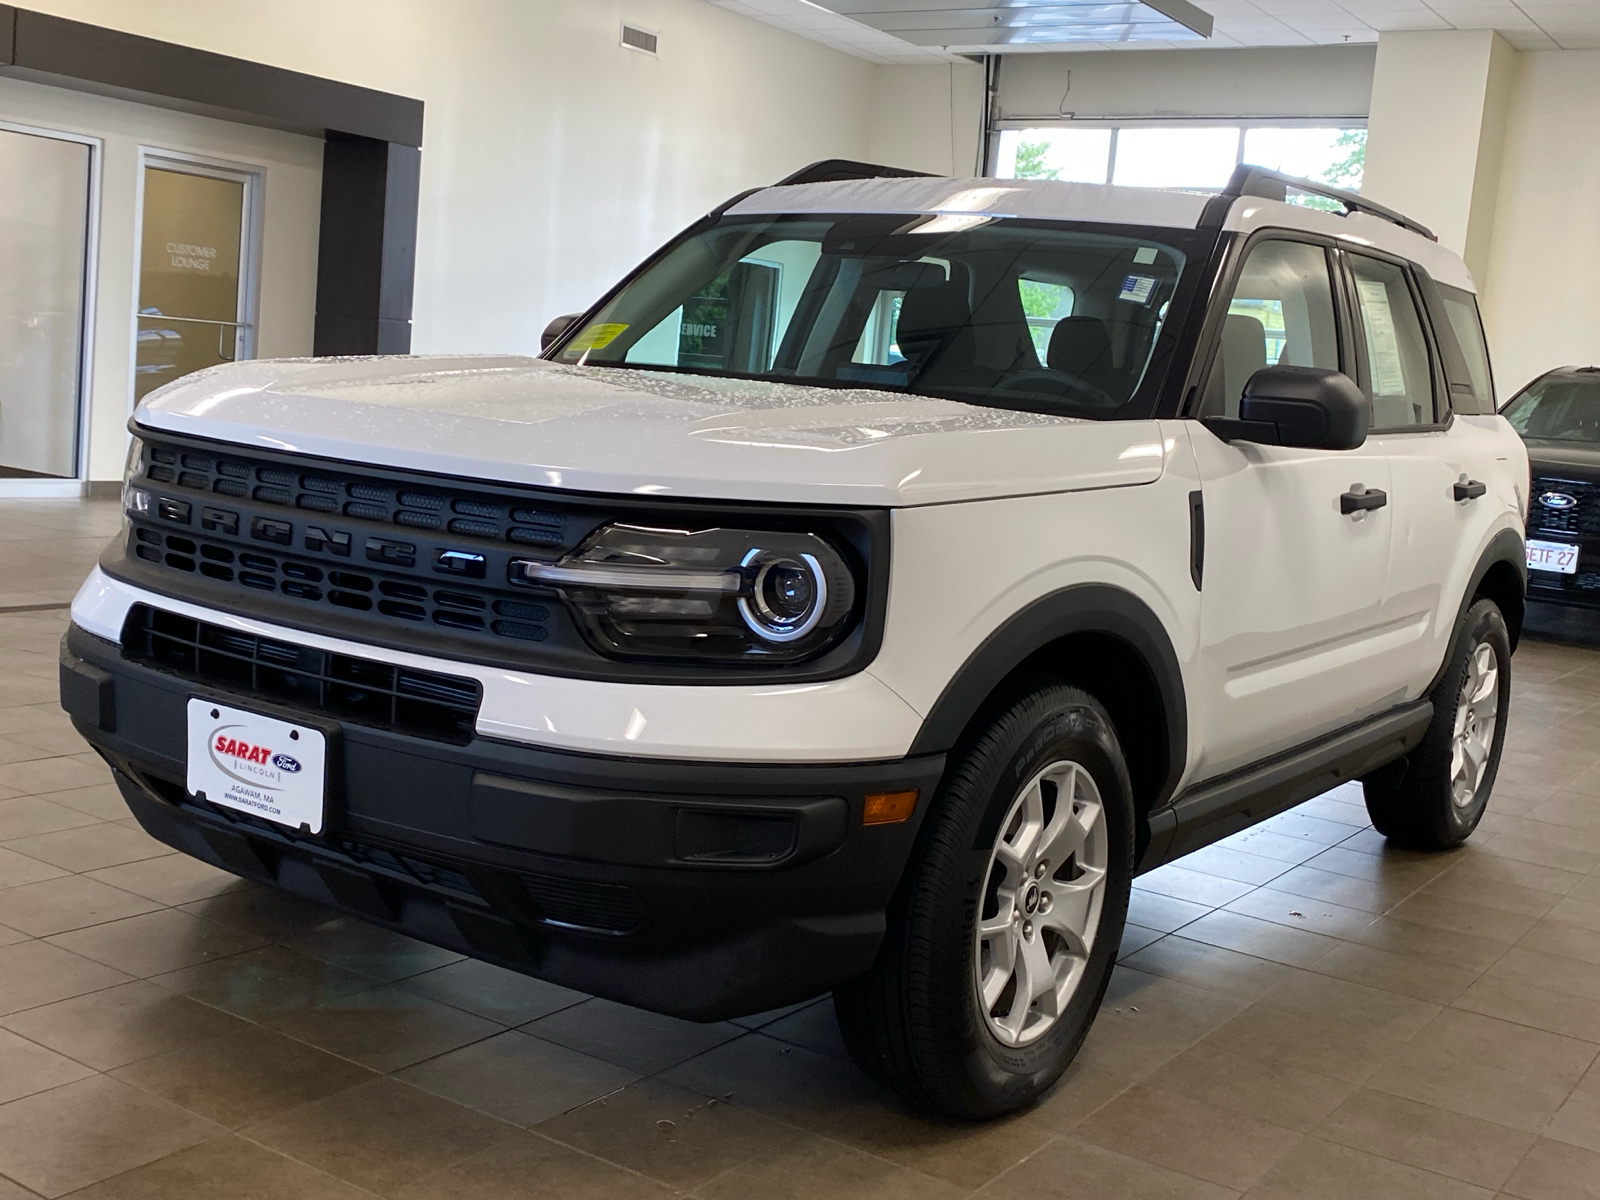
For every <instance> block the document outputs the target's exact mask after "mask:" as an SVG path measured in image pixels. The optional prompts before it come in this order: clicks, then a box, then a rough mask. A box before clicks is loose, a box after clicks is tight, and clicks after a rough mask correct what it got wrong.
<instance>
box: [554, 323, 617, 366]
mask: <svg viewBox="0 0 1600 1200" xmlns="http://www.w3.org/2000/svg"><path fill="white" fill-rule="evenodd" d="M626 328H627V326H626V325H590V326H587V327H586V328H584V329H583V330H582V331H581V332H580V333H579V334H578V336H577V337H575V338H573V339H572V341H570V342H568V343H567V345H566V347H565V348H564V349H563V350H562V352H561V357H562V358H577V357H578V355H580V354H585V353H587V352H588V351H590V350H604V349H605V348H606V347H607V346H609V345H610V344H611V343H612V342H614V341H616V340H617V336H618V335H619V334H620V333H621V332H622V331H623V330H624V329H626Z"/></svg>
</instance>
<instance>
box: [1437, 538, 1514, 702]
mask: <svg viewBox="0 0 1600 1200" xmlns="http://www.w3.org/2000/svg"><path fill="white" fill-rule="evenodd" d="M1499 563H1506V564H1508V565H1509V566H1510V567H1511V568H1512V569H1513V570H1514V571H1516V573H1517V578H1518V579H1520V580H1521V581H1522V592H1523V594H1524V595H1526V594H1527V591H1528V550H1527V547H1526V545H1525V544H1524V542H1523V536H1522V532H1521V530H1517V529H1502V530H1501V531H1500V532H1499V533H1497V534H1495V535H1494V537H1492V538H1490V539H1489V544H1488V545H1487V546H1486V547H1484V550H1483V553H1482V554H1480V555H1479V556H1478V564H1477V566H1475V567H1473V568H1472V576H1471V578H1470V579H1468V581H1467V587H1466V590H1465V591H1464V592H1462V594H1461V605H1460V607H1459V608H1457V609H1456V619H1455V623H1454V624H1453V625H1452V626H1451V634H1450V637H1449V638H1447V639H1446V641H1445V649H1444V661H1442V662H1441V663H1440V664H1439V669H1438V670H1437V671H1435V672H1434V674H1433V678H1432V679H1431V680H1430V681H1429V682H1428V689H1427V691H1425V692H1423V693H1422V694H1423V695H1424V696H1431V695H1432V694H1433V689H1434V688H1436V687H1437V686H1438V685H1439V680H1440V679H1441V678H1442V677H1443V676H1444V672H1445V669H1446V668H1447V667H1448V666H1449V665H1450V656H1451V654H1452V653H1453V652H1454V650H1455V645H1456V634H1455V631H1456V630H1457V629H1459V628H1460V626H1461V621H1462V619H1463V618H1464V617H1465V616H1466V615H1467V609H1469V608H1471V607H1472V600H1473V597H1475V596H1476V595H1477V594H1478V588H1479V587H1480V586H1482V584H1483V579H1484V576H1485V575H1487V574H1488V573H1489V569H1490V568H1491V567H1494V566H1496V565H1498V564H1499ZM1511 617H1512V614H1507V621H1506V624H1507V625H1508V626H1510V627H1511V628H1510V633H1511V649H1512V650H1513V651H1515V650H1516V648H1517V640H1518V634H1520V633H1521V630H1522V624H1521V614H1520V613H1519V614H1516V623H1515V624H1513V622H1512V619H1511Z"/></svg>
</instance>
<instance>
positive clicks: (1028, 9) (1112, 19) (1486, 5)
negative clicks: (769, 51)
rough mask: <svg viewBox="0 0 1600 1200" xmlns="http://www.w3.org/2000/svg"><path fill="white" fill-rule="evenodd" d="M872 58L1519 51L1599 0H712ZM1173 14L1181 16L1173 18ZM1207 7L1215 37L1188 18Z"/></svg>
mask: <svg viewBox="0 0 1600 1200" xmlns="http://www.w3.org/2000/svg"><path fill="white" fill-rule="evenodd" d="M711 3H713V4H717V5H720V6H721V7H723V8H728V9H732V10H733V11H735V12H740V13H743V14H744V15H746V16H749V17H754V18H755V19H756V20H758V21H765V22H767V23H768V24H770V25H777V26H779V27H780V28H783V29H788V30H791V31H793V32H795V33H799V34H801V35H803V36H805V37H808V38H811V39H812V40H813V41H818V42H822V43H824V44H825V45H829V46H833V47H835V48H836V49H839V50H843V51H845V52H846V53H848V54H854V55H856V56H857V57H860V58H866V59H870V60H872V61H873V62H884V63H930V62H949V61H953V60H956V59H958V58H959V57H960V56H961V55H962V54H981V53H985V52H989V53H993V52H997V51H1000V50H1004V51H1005V52H1006V53H1016V52H1019V51H1038V50H1116V49H1121V50H1152V49H1162V48H1192V47H1196V46H1215V47H1232V46H1312V45H1330V44H1335V45H1336V44H1341V43H1344V42H1371V41H1375V40H1376V39H1377V36H1378V34H1379V33H1381V32H1383V31H1385V30H1392V29H1495V30H1498V31H1499V32H1500V33H1501V34H1502V35H1504V36H1505V38H1506V40H1507V41H1509V42H1510V43H1511V44H1512V45H1513V46H1515V47H1517V49H1519V50H1595V49H1600V0H1149V2H1148V3H1138V2H1134V0H817V2H815V3H813V0H711ZM1174 17H1176V18H1177V19H1176V20H1175V19H1173V18H1174ZM1206 17H1210V18H1211V24H1212V31H1211V36H1210V37H1202V36H1201V35H1200V34H1199V33H1197V32H1194V31H1193V30H1191V29H1189V28H1186V27H1185V25H1184V23H1183V22H1185V21H1187V22H1188V23H1189V24H1191V25H1196V26H1202V27H1203V25H1204V23H1205V20H1204V18H1206Z"/></svg>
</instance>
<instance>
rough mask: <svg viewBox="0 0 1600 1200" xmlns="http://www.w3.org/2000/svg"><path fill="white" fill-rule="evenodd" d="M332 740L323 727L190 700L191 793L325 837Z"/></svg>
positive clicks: (198, 700) (205, 701) (291, 827)
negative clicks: (326, 792) (298, 723)
mask: <svg viewBox="0 0 1600 1200" xmlns="http://www.w3.org/2000/svg"><path fill="white" fill-rule="evenodd" d="M327 753H328V739H327V737H326V735H324V734H323V733H322V732H321V731H320V730H317V729H310V728H307V727H306V726H304V725H291V724H290V723H289V722H287V721H279V720H277V719H275V718H273V717H264V716H262V715H261V714H259V713H253V712H246V711H245V710H244V709H240V708H229V707H227V706H226V705H222V704H215V703H213V702H211V701H210V700H201V699H199V698H195V697H191V698H190V700H189V792H190V793H191V794H192V795H195V796H201V797H203V798H204V799H206V800H209V801H210V802H211V803H212V804H220V805H221V806H222V807H223V808H233V809H238V810H239V811H240V812H246V813H249V814H251V815H252V816H256V817H264V818H266V819H267V820H269V821H275V822H276V823H277V824H279V825H287V826H288V827H289V828H290V829H297V830H300V831H301V832H303V833H321V832H322V823H323V811H324V794H325V786H324V785H325V781H326V777H327Z"/></svg>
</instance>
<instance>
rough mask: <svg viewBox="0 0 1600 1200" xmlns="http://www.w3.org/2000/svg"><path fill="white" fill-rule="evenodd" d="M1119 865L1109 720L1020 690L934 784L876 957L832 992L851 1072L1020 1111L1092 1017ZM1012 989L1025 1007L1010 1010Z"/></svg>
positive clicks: (963, 1110)
mask: <svg viewBox="0 0 1600 1200" xmlns="http://www.w3.org/2000/svg"><path fill="white" fill-rule="evenodd" d="M1069 795H1070V796H1071V797H1072V808H1071V810H1070V811H1069V810H1068V809H1066V808H1065V807H1063V804H1062V803H1061V802H1062V801H1063V800H1065V799H1066V797H1068V796H1069ZM1074 846H1076V847H1078V849H1076V850H1075V851H1073V852H1072V853H1070V854H1067V853H1066V852H1067V851H1068V850H1069V849H1071V848H1072V847H1074ZM1052 854H1053V855H1054V857H1055V858H1056V860H1057V861H1054V862H1051V861H1049V859H1050V858H1051V856H1052ZM1064 855H1065V857H1063V856H1064ZM1003 859H1004V860H1009V863H1010V865H1009V866H1008V865H1007V861H1002V860H1003ZM1041 859H1042V860H1044V861H1042V862H1041V861H1040V860H1041ZM1133 862H1134V814H1133V796H1132V789H1131V787H1130V786H1129V783H1128V768H1127V764H1126V762H1125V761H1124V759H1123V755H1122V749H1121V747H1120V745H1119V744H1118V742H1117V737H1116V733H1115V732H1114V730H1113V729H1112V725H1111V719H1110V718H1109V717H1108V716H1107V715H1106V711H1105V709H1104V708H1102V707H1101V705H1100V703H1099V702H1098V701H1096V700H1095V699H1094V698H1093V697H1092V696H1090V695H1089V694H1088V693H1086V692H1083V691H1080V690H1079V689H1077V688H1073V687H1067V686H1064V685H1061V684H1058V683H1055V682H1053V681H1050V682H1042V683H1040V684H1038V685H1036V686H1034V687H1032V688H1031V689H1029V690H1027V691H1026V692H1024V693H1023V694H1021V695H1020V696H1019V698H1017V699H1016V700H1015V701H1014V702H1013V703H1011V704H1010V705H1009V706H1008V707H1006V708H1005V710H1004V711H1003V712H1001V713H1000V715H999V716H998V717H996V718H995V719H994V720H993V721H992V723H990V724H989V725H988V726H987V727H986V728H985V729H983V731H982V732H981V733H980V734H979V736H978V737H977V738H976V739H975V740H974V741H973V742H971V743H970V745H969V747H968V748H967V749H966V751H965V752H964V753H963V754H961V756H960V757H959V758H958V759H956V760H955V762H954V763H953V765H952V766H951V768H950V769H949V770H948V771H947V772H946V774H945V777H944V782H943V783H942V785H941V787H940V791H939V794H938V795H937V796H936V797H935V800H934V803H933V806H932V808H931V810H930V811H929V813H928V816H927V818H926V820H925V821H924V823H923V828H922V830H921V831H920V834H919V838H918V845H917V850H916V852H915V854H914V856H913V859H912V862H911V865H910V866H909V867H908V868H907V871H906V877H905V879H904V880H903V881H902V883H901V886H900V889H899V891H898V893H897V894H896V896H895V899H894V901H893V902H892V903H891V905H890V907H889V913H888V927H887V930H886V932H885V935H884V941H883V946H882V948H881V950H880V951H879V954H878V958H877V961H876V962H875V963H874V964H873V966H872V968H871V970H870V971H868V973H867V974H866V975H865V976H863V977H862V978H860V979H857V980H854V981H852V982H851V983H849V984H847V985H845V986H844V987H841V988H839V989H837V990H836V991H835V992H834V1011H835V1013H836V1015H837V1017H838V1021H839V1028H840V1031H841V1032H842V1033H843V1035H844V1040H845V1044H846V1045H847V1046H848V1047H849V1049H850V1052H851V1054H852V1056H853V1057H854V1058H855V1060H856V1062H857V1063H858V1064H859V1065H860V1066H861V1067H862V1068H863V1070H865V1071H866V1072H867V1074H868V1075H870V1076H872V1077H873V1078H874V1079H876V1080H877V1081H878V1082H880V1083H882V1084H885V1085H887V1086H889V1087H891V1088H893V1089H894V1090H896V1091H897V1092H899V1093H900V1095H901V1096H903V1097H904V1098H905V1099H906V1101H907V1102H908V1103H909V1104H911V1105H912V1106H913V1107H914V1108H917V1109H920V1110H922V1111H925V1112H930V1113H937V1114H941V1115H944V1116H952V1117H962V1118H968V1119H979V1118H986V1117H994V1116H998V1115H1000V1114H1002V1113H1006V1112H1010V1111H1012V1110H1014V1109H1018V1108H1021V1107H1023V1106H1025V1105H1027V1104H1029V1103H1031V1102H1032V1101H1033V1100H1035V1099H1036V1098H1037V1097H1038V1096H1039V1095H1040V1094H1041V1093H1042V1092H1043V1091H1044V1090H1045V1089H1046V1088H1048V1087H1049V1086H1050V1085H1051V1084H1052V1083H1054V1082H1055V1081H1056V1080H1057V1079H1058V1078H1059V1077H1060V1076H1061V1073H1062V1072H1063V1071H1065V1070H1066V1068H1067V1066H1068V1064H1070V1063H1071V1062H1072V1059H1073V1057H1074V1056H1075V1055H1076V1054H1077V1053H1078V1049H1079V1047H1080V1046H1082V1044H1083V1039H1084V1036H1085V1035H1086V1034H1087V1033H1088V1031H1089V1026H1090V1024H1091V1023H1092V1022H1093V1021H1094V1017H1095V1014H1096V1013H1097V1012H1098V1011H1099V1009H1100V1002H1101V999H1102V998H1103V997H1104V995H1105V990H1106V984H1107V983H1108V982H1109V980H1110V978H1111V968H1112V966H1113V964H1114V962H1115V960H1116V955H1117V948H1118V943H1119V941H1120V940H1121V936H1122V927H1123V923H1124V921H1125V920H1126V918H1127V912H1128V889H1129V886H1130V884H1131V882H1132V878H1133ZM1024 868H1026V870H1025V869H1024ZM1041 871H1042V873H1040V872H1041ZM1013 898H1014V902H1013ZM1006 907H1009V908H1010V909H1011V910H1012V911H1013V914H1014V915H1013V919H1012V921H1011V923H1010V924H1009V925H1007V923H1006V921H1005V918H1004V916H1003V912H1004V909H1005V908H1006ZM980 920H981V921H982V928H981V929H980V925H979V922H980ZM985 930H986V931H988V932H987V933H985V932H984V931H985ZM1074 931H1077V932H1076V934H1075V932H1074ZM1074 936H1076V940H1075V941H1074V940H1073V939H1074ZM1019 952H1020V953H1019ZM980 973H982V983H981V984H980ZM1030 977H1031V978H1032V979H1034V980H1037V981H1039V983H1038V986H1036V987H1034V986H1029V984H1028V980H1029V979H1030ZM1047 985H1048V986H1047ZM1025 987H1026V988H1027V990H1028V991H1029V992H1030V993H1037V1002H1036V1003H1031V1004H1029V1005H1027V1006H1026V1007H1023V1006H1021V1005H1019V1004H1017V1003H1016V999H1017V994H1018V992H1019V991H1020V990H1021V989H1023V988H1025ZM981 988H983V989H987V990H986V991H981V990H980V989H981ZM986 995H987V996H988V997H989V998H990V1002H989V1003H987V1004H986V1003H985V999H984V997H985V996H986Z"/></svg>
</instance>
